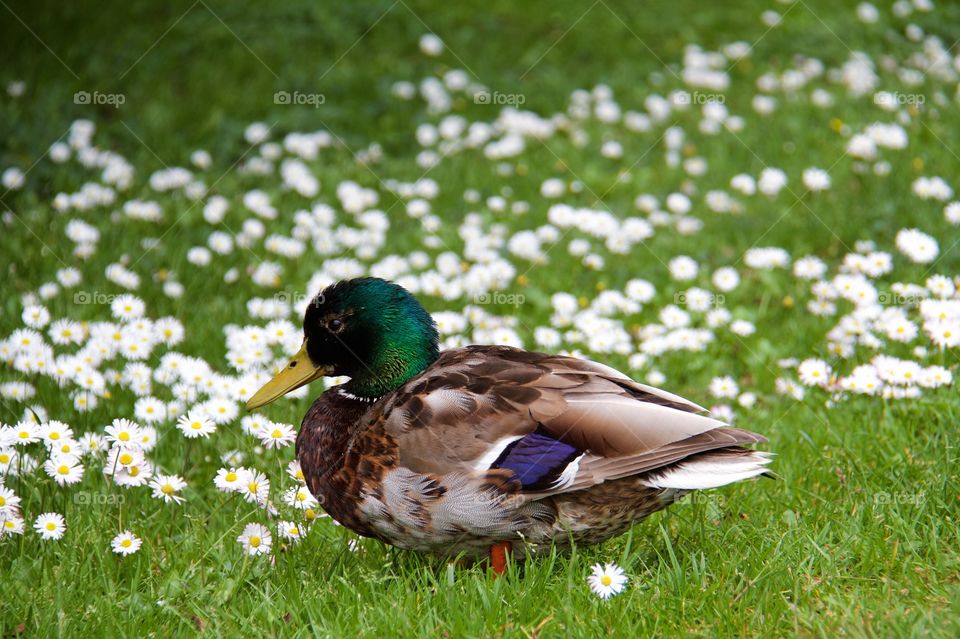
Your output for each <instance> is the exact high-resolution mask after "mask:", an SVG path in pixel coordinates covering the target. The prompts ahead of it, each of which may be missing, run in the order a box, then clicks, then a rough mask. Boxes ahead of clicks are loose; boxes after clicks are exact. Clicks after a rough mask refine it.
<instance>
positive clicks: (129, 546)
mask: <svg viewBox="0 0 960 639" xmlns="http://www.w3.org/2000/svg"><path fill="white" fill-rule="evenodd" d="M142 544H143V541H142V540H141V539H140V538H139V537H137V536H136V535H134V534H133V533H132V532H130V531H129V530H124V531H123V532H122V533H120V534H119V535H117V536H116V537H114V538H113V539H112V540H111V541H110V546H111V547H112V548H113V552H115V553H117V554H118V555H123V556H127V555H132V554H133V553H135V552H137V551H138V550H140V546H141V545H142Z"/></svg>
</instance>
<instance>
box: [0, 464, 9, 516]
mask: <svg viewBox="0 0 960 639" xmlns="http://www.w3.org/2000/svg"><path fill="white" fill-rule="evenodd" d="M9 463H10V455H8V454H6V453H0V464H9ZM2 505H3V503H2V502H0V506H2Z"/></svg>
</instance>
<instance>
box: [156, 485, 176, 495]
mask: <svg viewBox="0 0 960 639" xmlns="http://www.w3.org/2000/svg"><path fill="white" fill-rule="evenodd" d="M160 492H162V493H163V494H164V495H172V494H173V493H174V492H175V491H174V489H173V486H171V485H170V484H164V485H163V487H162V488H161V489H160Z"/></svg>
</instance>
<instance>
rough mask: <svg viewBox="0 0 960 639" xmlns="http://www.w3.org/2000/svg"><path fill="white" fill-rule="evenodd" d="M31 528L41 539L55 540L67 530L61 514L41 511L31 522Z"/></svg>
mask: <svg viewBox="0 0 960 639" xmlns="http://www.w3.org/2000/svg"><path fill="white" fill-rule="evenodd" d="M33 529H34V530H35V531H37V534H38V535H40V538H41V539H44V540H54V541H55V540H57V539H60V538H61V537H63V534H64V533H65V532H66V531H67V524H66V522H65V521H64V519H63V515H61V514H59V513H43V514H42V515H40V516H38V517H37V520H36V521H35V522H33Z"/></svg>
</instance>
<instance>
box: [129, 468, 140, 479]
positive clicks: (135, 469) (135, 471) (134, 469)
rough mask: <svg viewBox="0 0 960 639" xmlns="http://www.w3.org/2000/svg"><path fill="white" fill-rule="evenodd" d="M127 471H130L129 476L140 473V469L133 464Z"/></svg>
mask: <svg viewBox="0 0 960 639" xmlns="http://www.w3.org/2000/svg"><path fill="white" fill-rule="evenodd" d="M128 472H129V473H130V476H131V477H136V476H137V475H139V474H140V469H139V468H137V467H136V466H134V467H132V468H131V469H130V470H129V471H128Z"/></svg>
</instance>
